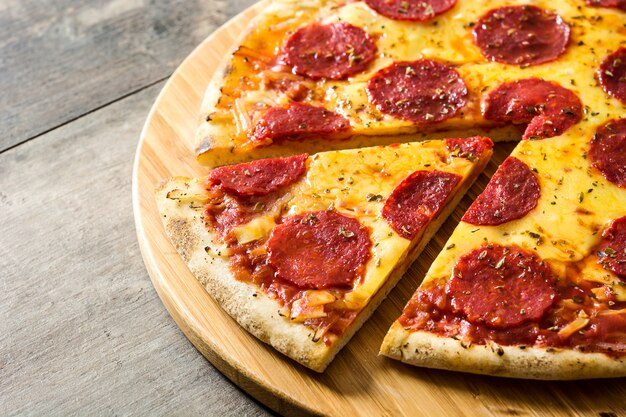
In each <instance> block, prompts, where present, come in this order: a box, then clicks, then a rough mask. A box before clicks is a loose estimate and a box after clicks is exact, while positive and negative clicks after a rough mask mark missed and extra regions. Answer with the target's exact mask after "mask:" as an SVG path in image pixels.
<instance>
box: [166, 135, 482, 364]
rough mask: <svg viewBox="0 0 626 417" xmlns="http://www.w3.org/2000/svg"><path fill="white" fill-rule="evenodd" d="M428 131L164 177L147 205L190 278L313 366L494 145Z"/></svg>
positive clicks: (377, 296) (342, 337) (411, 253)
mask: <svg viewBox="0 0 626 417" xmlns="http://www.w3.org/2000/svg"><path fill="white" fill-rule="evenodd" d="M492 146H493V144H492V142H491V141H490V140H489V139H487V138H482V137H473V138H467V139H446V140H442V141H439V140H434V141H426V142H419V143H409V144H402V145H390V146H386V147H373V148H363V149H360V150H349V151H330V152H324V153H319V154H316V155H311V156H307V155H306V154H304V155H296V156H291V157H285V158H274V159H262V160H257V161H254V162H249V163H244V164H239V165H232V166H225V167H221V168H216V169H214V170H213V171H211V172H210V173H209V175H208V177H207V178H198V179H190V178H181V177H177V178H173V179H171V180H170V181H169V182H167V183H166V184H165V185H163V186H162V187H161V188H160V189H159V190H158V191H157V197H156V198H157V204H158V208H159V211H160V214H161V218H162V220H163V224H164V226H165V231H166V233H167V234H168V235H169V237H170V239H171V241H172V243H173V245H174V246H175V247H176V249H177V250H178V252H179V253H180V255H181V256H182V258H183V259H184V260H185V262H186V263H187V264H188V266H189V269H190V270H191V272H192V273H193V275H195V277H196V278H197V279H198V280H199V281H200V282H201V283H202V284H203V285H204V286H205V288H206V289H207V291H208V292H209V293H210V294H211V295H212V297H213V298H214V299H215V300H216V301H217V302H218V303H219V304H220V305H221V306H222V308H223V309H224V310H225V311H226V312H227V313H228V314H230V315H231V316H232V317H233V318H234V319H235V320H236V321H237V322H238V323H239V324H240V325H241V326H243V327H244V328H245V329H247V330H248V331H249V332H250V333H252V334H253V335H254V336H256V337H258V338H259V339H261V340H262V341H264V342H266V343H269V344H270V345H272V346H273V347H274V348H276V349H277V350H279V351H280V352H282V353H284V354H285V355H287V356H289V357H291V358H293V359H294V360H296V361H297V362H300V363H301V364H303V365H305V366H307V367H309V368H311V369H313V370H315V371H319V372H321V371H323V370H324V369H325V368H326V366H327V365H328V363H329V362H330V361H331V360H332V359H333V357H334V356H335V355H336V353H337V352H338V351H339V350H340V349H341V348H342V347H343V346H344V345H345V343H346V342H347V341H348V340H349V339H350V337H351V336H352V335H353V334H354V333H355V332H356V331H357V330H358V328H359V327H360V326H361V325H362V324H363V323H364V322H365V320H366V319H367V318H368V317H369V316H370V315H371V314H372V312H373V311H374V309H375V308H376V307H377V305H378V304H379V303H380V302H381V301H382V300H383V298H384V297H385V296H386V294H387V293H388V292H389V291H390V290H391V288H392V287H393V286H394V285H395V283H396V282H397V281H398V279H399V278H400V277H401V275H402V274H403V273H404V271H405V270H406V269H407V267H408V266H409V265H410V264H411V263H412V262H413V260H415V258H416V257H417V256H418V254H419V253H420V251H421V250H422V249H423V248H424V246H425V244H426V243H427V242H428V240H429V239H430V238H431V236H432V235H433V234H434V233H435V232H436V230H437V229H438V228H439V226H440V225H441V224H442V222H443V221H444V219H445V218H446V217H447V216H448V214H449V213H450V212H451V211H452V210H453V209H454V207H455V206H456V204H457V203H458V202H459V200H460V199H461V197H462V196H463V194H464V193H465V191H466V190H467V189H468V187H469V186H470V185H471V184H472V182H473V181H474V180H475V179H476V177H477V176H478V175H479V173H480V172H481V171H482V169H483V168H484V166H485V165H486V163H487V161H488V160H489V157H490V156H491V153H492Z"/></svg>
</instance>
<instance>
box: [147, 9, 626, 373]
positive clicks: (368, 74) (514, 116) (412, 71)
mask: <svg viewBox="0 0 626 417" xmlns="http://www.w3.org/2000/svg"><path fill="white" fill-rule="evenodd" d="M528 3H529V2H528V1H523V0H493V1H487V0H482V1H473V0H363V1H353V0H298V1H295V0H279V1H274V2H271V3H269V5H268V6H267V8H266V9H265V10H264V11H263V12H262V13H261V14H260V16H258V17H257V18H256V19H255V20H254V21H253V23H252V25H251V27H250V29H249V31H248V32H246V34H244V36H243V38H242V40H241V41H240V43H239V46H238V48H237V50H236V51H235V52H234V53H233V54H232V56H229V57H227V61H226V63H225V64H224V70H223V71H221V72H220V73H219V74H218V75H217V76H216V77H215V78H214V79H213V81H212V82H211V85H210V86H209V87H208V89H207V91H206V94H205V98H204V100H203V104H202V109H201V112H202V123H201V125H200V126H199V128H198V130H197V137H196V141H197V148H196V153H197V157H198V161H199V162H200V163H202V164H204V165H207V166H209V167H212V168H213V167H220V168H216V169H214V170H213V171H211V173H210V174H209V177H208V179H196V180H190V179H185V178H177V179H174V180H172V181H170V182H169V183H168V184H166V185H165V186H164V187H163V188H162V189H161V190H160V191H159V194H158V200H159V205H160V209H161V213H162V215H163V220H164V223H165V225H166V229H167V232H168V233H169V234H170V237H171V238H172V241H173V242H174V244H175V246H176V247H177V249H178V250H179V252H180V253H181V255H182V256H183V258H185V260H186V261H187V263H188V264H189V266H190V268H191V270H192V272H194V274H195V275H196V276H197V277H198V278H199V279H200V280H201V281H202V282H203V283H204V284H205V285H206V287H207V289H208V290H209V291H210V292H211V294H212V295H213V296H214V297H215V298H216V299H217V300H218V301H219V302H220V303H221V304H222V305H223V306H224V308H225V310H226V311H228V312H229V313H230V314H231V315H233V316H234V317H235V318H236V319H237V320H238V322H239V323H240V324H242V325H243V326H244V327H245V328H246V329H248V330H249V331H250V332H252V333H253V334H255V335H256V336H257V337H259V338H260V339H262V340H264V341H266V342H268V343H270V344H272V345H273V346H274V347H276V348H277V349H278V350H280V351H281V352H283V353H286V354H287V355H289V356H291V357H292V358H294V359H296V360H297V361H299V362H301V363H303V364H305V365H306V366H308V367H310V368H312V369H315V370H318V371H321V370H323V369H324V368H325V366H326V365H327V364H328V362H329V361H330V360H331V359H332V357H333V356H334V355H335V354H336V352H337V351H338V350H339V349H340V348H341V346H343V344H345V343H346V342H347V340H348V339H349V338H350V336H351V335H352V334H353V333H354V332H355V331H356V329H358V327H359V326H360V325H361V324H362V322H363V321H364V320H365V319H366V318H367V317H368V316H369V315H370V314H371V312H372V310H373V309H374V308H375V307H376V305H377V304H378V303H379V302H380V301H381V300H382V298H383V297H384V295H385V294H386V292H387V291H388V290H389V289H390V288H391V286H393V284H394V283H395V281H396V280H397V279H398V278H399V276H400V275H401V273H402V271H404V270H405V269H406V267H407V266H408V265H409V264H410V262H411V261H412V260H413V259H414V258H415V256H416V254H417V253H418V252H419V250H421V247H423V245H424V244H425V242H426V241H427V239H428V238H429V237H430V236H431V235H432V233H434V230H435V229H436V228H437V226H438V225H439V224H440V222H441V220H442V219H443V217H445V215H446V214H447V212H448V210H450V209H451V208H452V207H453V205H454V204H455V201H456V200H455V198H458V197H459V196H460V195H461V194H462V192H463V189H464V187H465V185H467V184H469V182H471V180H472V179H473V178H474V176H475V175H477V172H478V170H479V167H480V166H482V164H484V159H485V158H486V157H487V156H488V154H489V153H490V145H488V144H490V142H487V141H486V140H484V139H477V138H470V139H466V140H462V139H454V140H451V139H448V140H446V141H445V142H440V141H429V142H425V143H424V144H417V143H413V144H408V145H401V146H397V145H394V146H391V147H389V146H383V147H380V146H379V147H376V148H365V149H363V150H360V151H358V150H354V149H356V148H361V147H363V146H370V145H389V144H391V143H397V142H412V141H415V140H422V139H426V138H428V139H433V138H438V137H457V136H472V135H477V134H484V135H486V136H489V137H490V138H491V139H493V140H494V141H502V140H520V143H519V145H518V146H517V148H516V149H515V150H514V151H513V153H512V154H511V156H510V157H509V158H508V159H506V160H505V161H504V163H503V164H502V165H501V166H500V168H499V169H498V171H497V172H496V173H495V174H494V176H493V178H492V179H491V181H490V183H489V185H488V186H487V188H486V189H485V191H484V192H483V193H482V194H481V195H480V196H479V197H478V198H477V199H476V201H475V202H474V203H473V204H472V206H471V207H470V208H469V210H468V211H467V213H466V214H465V216H464V217H463V219H462V221H461V223H460V224H459V226H458V227H457V229H456V230H455V232H454V233H453V235H452V236H451V238H450V241H449V242H448V244H447V245H446V247H445V249H444V250H443V251H442V253H441V254H440V255H439V256H438V257H437V259H436V260H435V262H434V264H433V265H432V267H431V268H430V270H429V272H428V274H427V276H426V278H425V279H424V281H423V283H422V284H421V286H420V287H419V288H418V290H417V292H416V293H415V295H414V296H413V298H412V299H411V300H410V301H409V303H408V304H407V306H406V307H405V309H404V311H403V313H402V315H401V317H400V318H399V319H398V320H397V321H396V322H395V323H394V324H393V326H392V328H391V329H390V331H389V333H388V335H387V336H386V338H385V340H384V342H383V346H382V348H381V352H382V353H383V354H385V355H387V356H390V357H392V358H397V359H401V360H403V361H405V362H407V363H411V364H416V365H421V366H428V367H437V368H446V369H455V370H462V371H468V372H475V373H487V374H492V375H502V376H514V377H528V378H541V379H574V378H586V377H608V376H620V375H626V266H625V265H626V243H624V242H625V241H626V119H625V118H623V117H624V116H625V115H626V29H625V28H626V15H625V14H624V12H626V5H625V4H626V3H624V1H621V0H551V1H548V0H536V1H533V2H532V4H528ZM340 149H343V150H341V151H337V150H340ZM319 151H327V152H323V153H319V154H317V155H314V156H311V157H307V156H306V154H313V153H315V152H319ZM433 152H434V153H433ZM292 155H300V156H292ZM285 157H286V158H285ZM452 157H454V158H452ZM262 158H271V159H262ZM415 158H417V160H415ZM254 160H256V161H254ZM247 161H254V162H247ZM376 161H378V162H376ZM408 161H414V162H415V161H417V162H416V163H415V164H414V163H409V162H408ZM468 161H469V162H468ZM472 161H474V162H477V163H474V164H470V162H472ZM242 162H244V163H245V164H241V163H242ZM460 162H463V164H462V165H458V164H459V163H460ZM234 163H239V165H234V166H233V165H230V166H224V165H228V164H234ZM466 165H467V166H466ZM373 167H374V168H373ZM460 167H463V169H462V171H463V172H460V171H457V169H459V168H460ZM349 178H351V179H352V180H351V181H352V182H350V183H349V182H348V181H349ZM357 178H358V179H357ZM457 182H458V184H457V185H454V186H452V184H453V183H454V184H456V183H457ZM347 184H348V185H349V186H348V185H347ZM442 184H445V185H446V187H447V188H446V187H444V186H443V185H442ZM432 187H435V188H434V189H433V188H432ZM353 190H359V191H358V193H356V194H355V191H353ZM363 195H366V198H365V201H363ZM432 199H434V200H432ZM433 201H434V202H433ZM444 206H445V207H446V208H443V207H444ZM437 213H440V214H437ZM385 233H391V235H389V236H387V235H386V234H385ZM412 248H415V249H412ZM407 254H408V255H407ZM342 255H343V256H342ZM379 263H380V265H379ZM372 277H377V278H372Z"/></svg>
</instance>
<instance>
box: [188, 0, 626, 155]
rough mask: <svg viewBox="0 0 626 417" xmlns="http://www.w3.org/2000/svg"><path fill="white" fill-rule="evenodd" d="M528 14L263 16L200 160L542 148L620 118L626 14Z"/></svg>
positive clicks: (205, 133)
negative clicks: (511, 144) (407, 148)
mask: <svg viewBox="0 0 626 417" xmlns="http://www.w3.org/2000/svg"><path fill="white" fill-rule="evenodd" d="M527 3H528V2H527V1H512V0H496V1H490V2H477V1H473V0H458V1H456V0H429V1H423V0H407V1H404V0H403V1H399V0H398V1H395V0H394V1H386V0H365V1H344V0H325V1H319V0H316V1H313V0H298V1H294V0H279V1H273V2H271V3H268V5H267V7H266V8H264V9H263V10H262V11H261V12H260V15H259V16H257V18H255V19H254V20H253V21H252V22H251V24H250V27H249V28H248V30H247V32H246V33H245V34H244V36H243V38H242V39H241V40H240V41H239V42H238V44H237V45H238V48H237V49H236V51H235V52H234V53H233V54H232V56H229V57H227V61H226V62H225V64H224V70H221V71H217V73H216V75H215V77H214V79H213V81H212V82H211V84H210V85H209V86H208V89H207V91H206V93H205V97H204V100H203V104H202V109H201V117H202V121H201V123H200V126H199V127H198V129H197V137H196V153H197V155H198V160H199V162H200V163H202V164H204V165H207V166H210V167H215V166H220V165H226V164H232V163H238V162H245V161H249V160H252V159H258V158H268V157H277V156H287V155H294V154H299V153H314V152H318V151H326V150H333V149H354V148H358V147H364V146H372V145H385V144H390V143H395V142H406V141H414V140H416V135H418V136H417V138H418V139H419V138H420V137H421V138H424V139H434V138H437V137H450V136H451V135H454V136H464V137H466V136H471V135H479V134H485V135H487V136H489V137H490V138H492V139H493V140H494V141H499V140H519V139H520V138H522V137H523V138H546V137H552V136H558V135H560V134H562V133H563V132H565V131H567V130H570V129H577V127H576V126H575V125H576V124H577V123H578V122H579V121H580V120H581V119H583V118H586V119H603V118H604V119H605V120H606V118H616V117H620V116H621V115H622V114H624V111H625V109H626V106H624V102H623V100H622V102H620V100H621V99H620V97H623V96H624V92H623V91H622V90H623V88H622V87H621V84H623V82H622V81H621V80H622V78H623V77H620V75H621V74H622V70H623V67H626V64H624V62H626V61H624V60H622V59H621V58H620V56H615V58H610V57H611V56H613V55H612V54H616V53H617V54H618V55H619V52H616V51H617V50H619V48H620V46H621V37H620V36H617V34H618V33H621V32H623V13H622V12H620V11H617V10H612V9H605V8H597V7H589V8H587V7H585V6H584V3H583V2H579V1H559V2H553V1H550V0H537V1H533V5H528V4H527ZM592 17H593V18H592ZM603 60H608V61H606V62H604V63H603ZM607 66H609V68H605V67H607ZM601 67H602V68H601ZM596 78H597V79H598V80H599V81H600V84H601V85H602V86H603V88H604V89H605V92H603V91H602V90H601V89H599V88H597V82H596ZM607 95H609V96H613V97H614V98H615V99H609V100H607ZM582 103H584V104H586V105H587V106H583V104H582ZM486 131H488V133H485V132H486ZM452 132H453V133H452ZM434 135H437V136H434Z"/></svg>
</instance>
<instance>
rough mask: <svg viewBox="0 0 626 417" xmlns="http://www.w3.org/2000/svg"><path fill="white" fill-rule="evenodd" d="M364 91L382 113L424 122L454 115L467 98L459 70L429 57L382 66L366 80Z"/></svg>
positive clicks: (432, 121) (440, 119) (433, 121)
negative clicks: (365, 90)
mask: <svg viewBox="0 0 626 417" xmlns="http://www.w3.org/2000/svg"><path fill="white" fill-rule="evenodd" d="M367 92H368V94H369V96H370V100H371V101H372V102H373V103H374V104H375V105H376V107H377V108H378V110H380V111H381V112H383V113H387V114H390V115H392V116H394V117H397V118H399V119H404V120H410V121H412V122H417V123H423V124H427V123H436V122H440V121H442V120H446V119H449V118H451V117H454V116H455V115H456V114H457V112H458V111H459V109H461V108H462V107H463V106H465V103H466V98H467V86H466V85H465V82H464V81H463V79H462V78H461V77H460V76H459V73H458V72H456V70H455V69H454V68H452V67H451V66H449V65H445V64H441V63H439V62H435V61H431V60H428V59H420V60H417V61H413V62H396V63H394V64H392V65H390V66H388V67H387V68H383V69H382V70H380V71H378V72H377V73H376V75H374V76H373V77H372V78H371V79H370V80H369V82H368V83H367Z"/></svg>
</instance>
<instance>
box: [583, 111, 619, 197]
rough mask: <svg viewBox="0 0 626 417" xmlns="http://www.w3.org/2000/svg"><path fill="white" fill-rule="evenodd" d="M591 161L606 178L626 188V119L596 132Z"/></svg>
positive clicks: (610, 122) (591, 150) (590, 154)
mask: <svg viewBox="0 0 626 417" xmlns="http://www.w3.org/2000/svg"><path fill="white" fill-rule="evenodd" d="M589 159H590V161H591V165H592V166H594V167H595V168H597V169H598V170H599V171H600V172H601V173H602V175H603V176H604V178H606V179H607V180H608V181H611V182H612V183H613V184H615V185H617V186H619V187H624V188H626V119H619V120H611V121H609V122H607V123H606V124H604V125H602V126H600V127H599V128H598V129H597V130H596V134H595V135H593V138H592V139H591V143H590V144H589Z"/></svg>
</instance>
